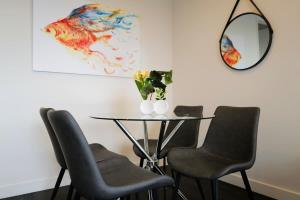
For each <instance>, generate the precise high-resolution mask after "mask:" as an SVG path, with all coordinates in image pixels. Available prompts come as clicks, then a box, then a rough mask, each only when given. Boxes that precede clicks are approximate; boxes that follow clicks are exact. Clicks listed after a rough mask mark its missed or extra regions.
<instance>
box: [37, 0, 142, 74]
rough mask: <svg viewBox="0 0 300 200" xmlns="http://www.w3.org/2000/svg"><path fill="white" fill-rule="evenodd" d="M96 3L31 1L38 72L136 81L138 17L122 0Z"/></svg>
mask: <svg viewBox="0 0 300 200" xmlns="http://www.w3.org/2000/svg"><path fill="white" fill-rule="evenodd" d="M93 2H94V3H93V4H92V3H90V2H89V1H84V0H74V1H73V0H72V1H70V0H33V69H34V70H35V71H48V72H62V73H76V74H92V75H108V76H122V77H132V75H133V74H134V72H135V71H136V70H137V69H138V65H139V57H140V55H139V52H140V50H139V45H140V44H139V19H138V16H137V15H135V14H134V13H132V12H131V11H130V10H129V9H127V8H126V9H123V8H122V6H123V5H122V1H120V3H121V4H120V5H117V4H116V3H114V5H108V4H109V2H110V1H105V2H104V3H103V4H102V3H101V1H97V3H95V1H93ZM75 9H77V10H75ZM72 11H73V14H72V15H71V12H72Z"/></svg>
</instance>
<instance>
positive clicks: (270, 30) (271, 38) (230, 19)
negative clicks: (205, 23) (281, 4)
mask: <svg viewBox="0 0 300 200" xmlns="http://www.w3.org/2000/svg"><path fill="white" fill-rule="evenodd" d="M239 2H240V0H237V1H236V3H235V5H234V8H233V10H232V12H231V14H230V17H229V19H228V21H227V23H226V26H225V28H224V30H223V32H222V35H221V38H220V41H219V48H220V49H219V50H220V55H221V57H222V60H223V62H224V63H225V64H226V65H227V66H228V67H229V68H230V69H234V70H238V71H243V70H248V69H251V68H253V67H255V66H256V65H258V64H259V63H261V62H262V61H263V60H264V59H265V57H266V56H267V55H268V53H269V51H270V48H271V46H272V42H273V32H274V31H273V28H272V26H271V24H270V22H269V21H268V19H267V18H266V17H265V16H264V14H263V13H262V11H261V10H260V9H259V8H258V7H257V5H256V4H255V3H254V1H253V0H250V2H251V3H252V4H253V6H254V7H255V8H256V9H257V10H258V12H259V14H258V13H254V12H246V13H242V14H240V15H238V16H236V17H234V18H233V19H232V16H233V14H234V12H235V10H236V8H237V6H238V4H239ZM249 14H252V15H257V16H259V17H261V18H262V19H263V20H264V21H265V22H266V24H267V26H268V29H269V37H270V38H269V44H268V47H267V49H266V51H265V53H264V55H263V56H262V57H261V58H260V60H259V61H258V62H256V63H255V64H254V65H252V66H249V67H247V68H243V69H237V68H234V67H231V66H230V65H229V64H227V63H226V61H225V60H224V58H223V56H222V50H221V47H222V37H223V36H224V33H225V32H226V30H227V28H228V27H229V26H230V24H231V23H232V22H233V21H235V20H237V19H238V18H239V17H242V16H244V15H249Z"/></svg>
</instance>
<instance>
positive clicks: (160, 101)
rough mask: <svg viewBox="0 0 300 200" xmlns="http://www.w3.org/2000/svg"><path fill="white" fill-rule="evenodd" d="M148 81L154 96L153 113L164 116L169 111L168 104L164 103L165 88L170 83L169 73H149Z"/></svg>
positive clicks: (170, 73) (170, 74)
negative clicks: (152, 88) (149, 80)
mask: <svg viewBox="0 0 300 200" xmlns="http://www.w3.org/2000/svg"><path fill="white" fill-rule="evenodd" d="M150 79H151V83H152V86H153V87H154V90H155V94H156V101H155V103H154V111H155V112H156V113H157V114H165V113H166V112H167V111H168V109H169V104H168V102H167V101H166V93H167V92H166V88H167V85H169V84H171V83H172V82H173V81H172V70H171V71H151V72H150Z"/></svg>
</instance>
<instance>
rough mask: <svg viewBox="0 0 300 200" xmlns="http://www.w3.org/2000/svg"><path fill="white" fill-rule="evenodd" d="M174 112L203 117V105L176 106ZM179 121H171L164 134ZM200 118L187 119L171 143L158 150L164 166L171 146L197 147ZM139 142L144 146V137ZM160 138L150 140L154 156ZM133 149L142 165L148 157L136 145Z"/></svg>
mask: <svg viewBox="0 0 300 200" xmlns="http://www.w3.org/2000/svg"><path fill="white" fill-rule="evenodd" d="M174 113H175V114H176V115H178V116H192V117H202V115H203V106H176V107H175V109H174ZM178 123H179V122H178V121H170V122H169V124H168V127H167V130H166V133H165V135H164V138H167V137H168V136H169V134H170V133H171V132H172V130H173V129H174V128H175V127H176V125H177V124H178ZM199 127H200V120H188V121H185V122H184V123H183V124H182V125H181V127H180V128H179V129H178V130H177V133H176V134H175V135H174V136H173V137H172V139H171V140H170V141H169V143H168V144H167V145H166V147H165V148H164V149H162V151H161V152H158V155H157V158H158V159H163V168H164V170H165V168H166V156H167V154H168V152H169V151H170V149H171V148H175V147H190V148H196V147H197V144H198V136H199ZM138 142H139V144H140V145H141V146H142V147H144V139H140V140H138ZM157 142H158V140H155V139H150V140H149V141H148V146H149V154H150V155H151V156H152V155H153V154H154V153H155V152H156V147H157ZM133 151H134V153H135V155H137V156H138V157H140V167H142V166H143V164H144V159H146V157H145V156H144V155H143V154H142V153H141V152H140V151H139V149H138V148H137V147H136V146H133Z"/></svg>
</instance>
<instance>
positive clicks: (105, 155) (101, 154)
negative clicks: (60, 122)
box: [40, 108, 125, 200]
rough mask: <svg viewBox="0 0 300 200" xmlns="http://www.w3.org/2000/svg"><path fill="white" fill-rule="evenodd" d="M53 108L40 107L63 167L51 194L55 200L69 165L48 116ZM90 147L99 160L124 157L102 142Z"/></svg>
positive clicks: (58, 160) (59, 162) (58, 159)
mask: <svg viewBox="0 0 300 200" xmlns="http://www.w3.org/2000/svg"><path fill="white" fill-rule="evenodd" d="M51 110H52V111H53V109H52V108H41V109H40V115H41V117H42V120H43V122H44V124H45V126H46V129H47V132H48V134H49V137H50V140H51V143H52V146H53V149H54V153H55V156H56V160H57V162H58V164H59V165H60V167H61V170H60V173H59V176H58V178H57V181H56V184H55V187H54V190H53V192H52V195H51V200H53V199H55V196H56V194H57V192H58V189H59V186H60V183H61V181H62V178H63V176H64V173H65V171H66V170H67V169H68V167H67V165H66V162H65V159H64V156H63V153H62V150H61V147H60V145H59V142H58V140H57V137H56V135H55V133H54V130H53V128H52V126H51V124H50V122H49V119H48V116H47V113H48V111H51ZM89 147H90V148H91V150H92V152H93V155H94V157H95V159H96V160H97V161H101V160H106V159H110V158H115V157H116V158H120V157H123V156H121V155H118V154H116V153H113V152H111V151H108V150H107V149H106V148H105V147H104V146H102V145H100V144H90V145H89ZM124 158H125V157H124ZM71 195H72V187H70V191H69V195H68V199H69V198H71Z"/></svg>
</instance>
